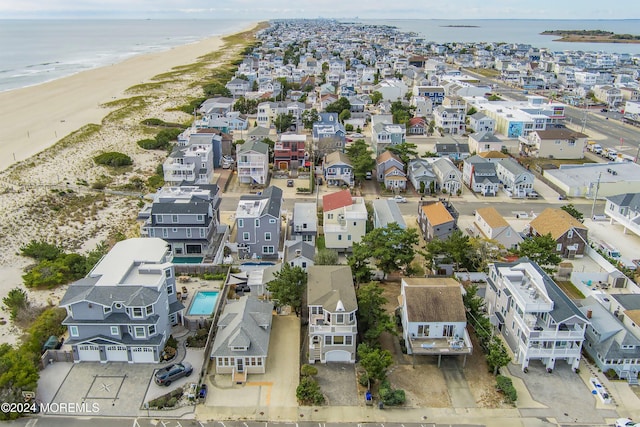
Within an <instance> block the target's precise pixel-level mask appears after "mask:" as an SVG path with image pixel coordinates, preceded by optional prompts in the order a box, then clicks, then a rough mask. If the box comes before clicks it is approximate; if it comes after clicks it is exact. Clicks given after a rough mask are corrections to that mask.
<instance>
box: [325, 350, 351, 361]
mask: <svg viewBox="0 0 640 427" xmlns="http://www.w3.org/2000/svg"><path fill="white" fill-rule="evenodd" d="M324 360H325V362H350V361H351V353H349V352H348V351H344V350H333V351H328V352H327V354H325V355H324Z"/></svg>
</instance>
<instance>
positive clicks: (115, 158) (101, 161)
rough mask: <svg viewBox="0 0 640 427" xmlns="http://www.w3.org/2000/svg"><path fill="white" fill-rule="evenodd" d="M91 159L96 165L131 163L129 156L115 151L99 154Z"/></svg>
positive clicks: (114, 165)
mask: <svg viewBox="0 0 640 427" xmlns="http://www.w3.org/2000/svg"><path fill="white" fill-rule="evenodd" d="M93 161H94V162H95V163H96V164H97V165H104V166H111V167H114V168H115V167H120V166H129V165H131V164H133V160H132V159H131V157H129V156H127V155H126V154H124V153H118V152H116V151H111V152H108V153H102V154H99V155H97V156H95V157H94V158H93Z"/></svg>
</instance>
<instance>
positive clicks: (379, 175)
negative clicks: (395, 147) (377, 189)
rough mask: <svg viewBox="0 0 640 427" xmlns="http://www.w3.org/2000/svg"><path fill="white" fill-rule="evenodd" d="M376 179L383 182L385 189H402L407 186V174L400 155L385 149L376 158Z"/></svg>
mask: <svg viewBox="0 0 640 427" xmlns="http://www.w3.org/2000/svg"><path fill="white" fill-rule="evenodd" d="M376 179H377V180H378V182H383V183H384V185H385V187H386V188H387V189H397V190H400V191H404V190H406V188H407V175H406V174H405V173H404V163H402V160H400V157H398V156H397V155H395V154H393V153H391V152H390V151H388V150H386V151H384V152H383V153H382V154H380V155H379V156H378V158H377V159H376Z"/></svg>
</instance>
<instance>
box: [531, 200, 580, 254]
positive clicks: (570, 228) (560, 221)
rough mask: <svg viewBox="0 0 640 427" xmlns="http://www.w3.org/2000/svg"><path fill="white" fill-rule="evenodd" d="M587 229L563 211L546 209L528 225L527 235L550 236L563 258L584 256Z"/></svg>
mask: <svg viewBox="0 0 640 427" xmlns="http://www.w3.org/2000/svg"><path fill="white" fill-rule="evenodd" d="M588 231H589V229H588V228H587V227H586V226H585V225H584V224H582V223H581V222H580V221H578V220H577V219H575V218H574V217H572V216H571V215H569V213H568V212H567V211H565V210H563V209H555V208H547V209H545V210H544V211H542V213H541V214H540V215H538V216H537V217H535V218H534V219H533V220H531V222H530V223H529V234H530V235H532V236H544V235H547V234H551V237H552V238H553V240H555V241H556V244H557V246H556V252H557V253H558V254H560V255H561V256H563V257H565V258H573V257H575V256H576V255H584V251H585V247H587V246H588V240H587V233H588Z"/></svg>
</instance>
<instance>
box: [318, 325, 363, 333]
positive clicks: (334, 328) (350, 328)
mask: <svg viewBox="0 0 640 427" xmlns="http://www.w3.org/2000/svg"><path fill="white" fill-rule="evenodd" d="M357 332H358V327H357V325H355V324H354V325H309V333H310V334H329V333H343V334H356V333H357Z"/></svg>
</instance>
